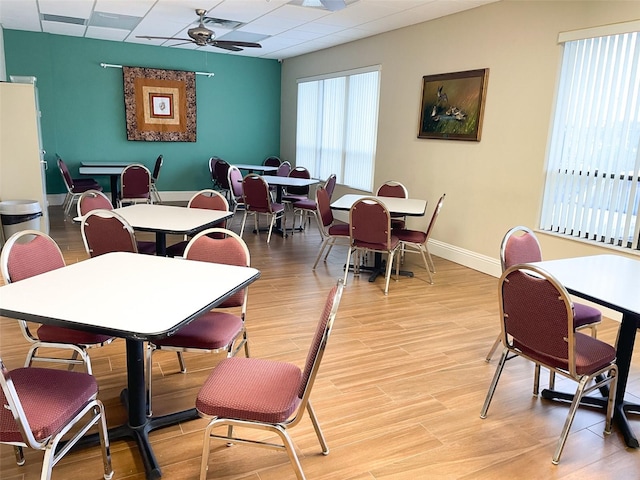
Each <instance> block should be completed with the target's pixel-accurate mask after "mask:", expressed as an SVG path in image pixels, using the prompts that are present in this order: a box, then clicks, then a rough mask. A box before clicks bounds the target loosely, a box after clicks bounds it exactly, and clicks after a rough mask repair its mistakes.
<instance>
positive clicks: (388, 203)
mask: <svg viewBox="0 0 640 480" xmlns="http://www.w3.org/2000/svg"><path fill="white" fill-rule="evenodd" d="M365 197H373V198H376V199H378V200H380V201H381V202H382V203H383V204H384V206H385V207H387V210H389V213H397V214H400V215H408V216H411V217H421V216H423V215H424V214H425V212H426V210H427V201H426V200H419V199H417V198H397V197H376V196H375V195H357V194H353V193H349V194H347V195H343V196H342V197H340V198H339V199H338V200H336V201H335V202H333V203H332V204H331V208H334V209H336V210H350V209H351V206H352V205H353V204H354V203H356V202H357V201H358V200H360V199H361V198H365Z"/></svg>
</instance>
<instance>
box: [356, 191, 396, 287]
mask: <svg viewBox="0 0 640 480" xmlns="http://www.w3.org/2000/svg"><path fill="white" fill-rule="evenodd" d="M349 234H350V247H349V251H348V254H347V263H346V264H345V267H344V283H345V285H346V284H347V275H348V274H349V264H350V262H351V252H355V253H356V255H355V259H354V262H353V265H354V275H355V276H358V275H360V254H361V252H363V251H371V252H376V253H380V254H382V253H386V254H387V255H388V257H389V258H388V259H387V272H386V275H385V287H384V294H385V295H387V294H388V293H389V279H390V278H391V267H392V265H393V257H394V256H395V254H396V251H397V250H398V247H399V246H400V240H398V237H396V236H395V235H392V233H391V216H390V215H389V210H387V207H385V206H384V204H383V203H382V202H380V201H379V200H378V199H376V198H373V197H364V198H361V199H360V200H358V201H357V202H355V203H354V204H353V205H352V206H351V210H350V211H349ZM397 276H398V266H397V265H396V278H397Z"/></svg>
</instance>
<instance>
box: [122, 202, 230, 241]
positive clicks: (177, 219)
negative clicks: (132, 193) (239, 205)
mask: <svg viewBox="0 0 640 480" xmlns="http://www.w3.org/2000/svg"><path fill="white" fill-rule="evenodd" d="M114 212H116V213H119V214H120V215H122V217H123V218H124V219H125V220H126V221H127V222H129V225H131V226H132V227H133V228H134V229H135V230H140V231H143V232H164V233H175V234H191V233H193V232H194V231H197V230H201V229H204V228H207V226H209V225H214V224H216V223H218V222H220V221H221V220H224V219H226V218H230V217H231V216H232V215H233V212H229V211H222V210H208V209H203V208H187V207H177V206H173V205H158V204H147V203H138V204H135V205H129V206H127V207H121V208H116V209H114Z"/></svg>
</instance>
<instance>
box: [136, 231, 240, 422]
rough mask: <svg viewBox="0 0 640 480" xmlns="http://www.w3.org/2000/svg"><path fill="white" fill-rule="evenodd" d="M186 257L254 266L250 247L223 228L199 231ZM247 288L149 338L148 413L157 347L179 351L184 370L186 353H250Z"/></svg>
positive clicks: (182, 370) (183, 370) (231, 354)
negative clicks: (177, 327) (173, 330)
mask: <svg viewBox="0 0 640 480" xmlns="http://www.w3.org/2000/svg"><path fill="white" fill-rule="evenodd" d="M184 256H185V258H186V259H187V260H194V261H199V262H212V263H223V264H226V265H237V266H241V267H250V266H251V256H250V254H249V249H248V248H247V245H246V244H245V243H244V241H243V240H242V238H240V236H239V235H237V234H236V233H234V232H232V231H230V230H225V229H223V228H210V229H207V230H204V231H202V232H200V233H199V234H198V235H196V236H195V237H193V239H192V240H191V241H190V242H189V244H188V245H187V248H186V249H185V252H184ZM248 292H249V290H248V288H245V289H243V290H241V291H239V292H237V293H236V294H234V295H233V296H231V297H230V298H228V299H227V300H225V301H224V302H223V303H222V304H220V305H219V306H218V307H216V308H215V309H214V310H211V311H210V312H207V313H205V314H203V315H201V316H199V317H198V318H197V319H195V320H194V321H192V322H191V323H189V324H188V325H186V326H185V327H183V328H181V329H180V330H178V331H177V332H176V333H175V334H173V335H171V336H170V337H166V338H163V339H161V340H154V341H152V342H151V341H150V342H148V344H147V372H148V377H147V380H148V382H147V383H148V390H147V392H148V401H147V405H148V414H149V415H151V383H152V375H151V373H152V366H153V364H152V355H153V352H154V351H155V350H168V351H172V352H176V353H177V355H178V361H179V362H180V371H181V372H182V373H185V372H186V371H187V367H186V365H185V363H184V358H183V353H184V352H200V353H202V352H214V353H216V352H225V353H226V355H227V357H231V356H234V355H236V354H237V353H238V352H239V351H240V350H241V349H242V348H243V347H244V352H245V355H246V356H247V357H248V356H249V343H248V342H247V330H246V328H245V318H246V314H247V299H248Z"/></svg>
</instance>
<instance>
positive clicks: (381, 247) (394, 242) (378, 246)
mask: <svg viewBox="0 0 640 480" xmlns="http://www.w3.org/2000/svg"><path fill="white" fill-rule="evenodd" d="M399 242H400V241H399V240H398V237H396V236H395V235H391V243H390V245H389V250H394V249H395V248H396V247H397V246H398V243H399ZM353 246H355V247H358V248H366V249H367V250H378V251H383V252H386V251H387V245H386V243H370V242H363V241H362V240H354V241H353Z"/></svg>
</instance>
